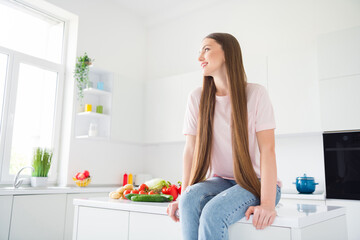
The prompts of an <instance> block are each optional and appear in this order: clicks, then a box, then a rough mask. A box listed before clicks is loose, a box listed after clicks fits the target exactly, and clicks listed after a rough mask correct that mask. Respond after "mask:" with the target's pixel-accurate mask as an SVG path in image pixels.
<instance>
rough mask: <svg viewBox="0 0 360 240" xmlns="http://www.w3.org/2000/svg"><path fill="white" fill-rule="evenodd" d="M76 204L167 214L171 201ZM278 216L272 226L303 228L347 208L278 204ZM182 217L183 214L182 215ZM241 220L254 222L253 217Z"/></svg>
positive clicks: (76, 201) (94, 200)
mask: <svg viewBox="0 0 360 240" xmlns="http://www.w3.org/2000/svg"><path fill="white" fill-rule="evenodd" d="M73 203H74V205H77V206H87V207H97V208H104V209H114V210H123V211H131V212H143V213H152V214H161V215H167V214H166V208H167V206H168V204H169V203H153V202H133V201H130V200H125V199H119V200H116V199H110V198H108V197H97V198H81V199H74V201H73ZM276 211H277V215H278V216H277V217H276V219H275V221H274V223H273V224H272V226H278V227H290V228H303V227H306V226H309V225H312V224H315V223H318V222H322V221H326V220H328V219H331V218H334V217H338V216H341V215H345V213H346V212H345V208H343V207H337V206H326V205H311V204H278V206H277V207H276ZM180 218H181V216H180ZM239 222H241V223H248V224H252V217H251V218H250V219H249V220H248V221H246V219H245V218H243V219H241V220H240V221H239Z"/></svg>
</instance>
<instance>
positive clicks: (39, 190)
mask: <svg viewBox="0 0 360 240" xmlns="http://www.w3.org/2000/svg"><path fill="white" fill-rule="evenodd" d="M119 187H120V186H113V187H108V186H107V187H101V186H90V187H89V186H87V187H77V186H74V187H57V186H53V187H19V188H16V189H14V187H0V196H4V195H29V194H62V193H66V194H67V193H101V192H111V191H115V190H116V189H117V188H119Z"/></svg>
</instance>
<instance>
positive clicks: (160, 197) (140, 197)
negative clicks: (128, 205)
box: [126, 194, 173, 202]
mask: <svg viewBox="0 0 360 240" xmlns="http://www.w3.org/2000/svg"><path fill="white" fill-rule="evenodd" d="M126 196H128V195H126ZM172 200H173V196H171V195H167V194H153V195H146V194H137V195H134V196H131V201H135V202H171V201H172Z"/></svg>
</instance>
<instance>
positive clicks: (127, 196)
mask: <svg viewBox="0 0 360 240" xmlns="http://www.w3.org/2000/svg"><path fill="white" fill-rule="evenodd" d="M135 195H139V194H138V193H129V194H126V195H125V198H126V199H129V200H131V197H132V196H135Z"/></svg>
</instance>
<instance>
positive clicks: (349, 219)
mask: <svg viewBox="0 0 360 240" xmlns="http://www.w3.org/2000/svg"><path fill="white" fill-rule="evenodd" d="M326 205H328V206H343V207H345V208H346V223H347V230H348V239H349V240H359V239H360V228H359V216H360V201H359V200H341V199H326Z"/></svg>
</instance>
